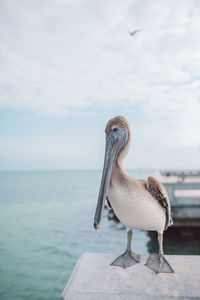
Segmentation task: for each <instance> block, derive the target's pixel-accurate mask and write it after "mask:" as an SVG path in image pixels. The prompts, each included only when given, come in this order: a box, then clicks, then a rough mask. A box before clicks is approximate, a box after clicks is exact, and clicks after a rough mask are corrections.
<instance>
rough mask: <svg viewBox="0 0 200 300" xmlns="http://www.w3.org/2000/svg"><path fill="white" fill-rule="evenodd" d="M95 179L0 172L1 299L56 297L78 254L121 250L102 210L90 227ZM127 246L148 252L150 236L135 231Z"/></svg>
mask: <svg viewBox="0 0 200 300" xmlns="http://www.w3.org/2000/svg"><path fill="white" fill-rule="evenodd" d="M154 172H155V170H133V171H129V173H130V175H132V176H134V177H135V178H146V177H147V176H148V175H152V174H154ZM100 179H101V171H34V172H30V171H26V172H23V171H20V172H17V171H12V172H11V171H9V172H0V299H1V300H18V299H19V300H25V299H26V300H27V299H29V300H33V299H37V300H39V299H41V300H45V299H48V300H55V299H59V298H60V295H61V293H62V290H63V288H64V286H65V284H66V282H67V280H68V278H69V276H70V273H71V271H72V269H73V266H74V264H75V263H76V261H77V259H78V257H79V256H80V255H81V254H83V253H84V252H93V251H97V252H114V253H121V252H122V251H123V250H124V247H125V245H126V232H125V230H124V229H123V227H122V225H121V224H116V223H114V222H113V221H109V220H108V218H107V217H106V211H105V215H104V218H103V220H102V224H101V229H100V230H99V231H98V232H97V231H95V230H94V229H93V217H94V212H95V208H96V202H97V196H98V189H99V184H100ZM198 246H199V244H198ZM133 249H134V251H135V252H137V253H148V252H149V249H151V247H150V236H149V235H148V234H147V233H146V232H143V231H135V232H134V235H133ZM175 249H176V248H175ZM181 249H183V248H182V246H181ZM182 251H183V250H182ZM168 252H170V250H169V249H168Z"/></svg>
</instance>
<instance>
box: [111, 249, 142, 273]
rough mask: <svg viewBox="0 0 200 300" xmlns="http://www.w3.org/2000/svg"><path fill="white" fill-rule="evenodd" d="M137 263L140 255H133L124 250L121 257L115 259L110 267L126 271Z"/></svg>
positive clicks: (129, 251)
mask: <svg viewBox="0 0 200 300" xmlns="http://www.w3.org/2000/svg"><path fill="white" fill-rule="evenodd" d="M139 262H140V255H138V254H135V253H133V252H132V251H131V250H126V251H125V252H124V253H123V254H122V255H120V256H119V257H117V258H116V259H115V260H114V261H113V262H112V263H111V265H112V266H117V267H122V268H124V269H126V268H128V267H131V266H133V265H135V264H137V263H139Z"/></svg>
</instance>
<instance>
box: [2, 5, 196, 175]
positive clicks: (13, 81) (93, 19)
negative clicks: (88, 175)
mask: <svg viewBox="0 0 200 300" xmlns="http://www.w3.org/2000/svg"><path fill="white" fill-rule="evenodd" d="M135 29H142V31H140V32H138V33H137V34H136V35H135V36H133V37H132V36H130V35H129V31H132V30H135ZM0 40H1V42H0V70H1V71H0V169H2V170H5V169H72V168H76V169H79V168H81V169H83V168H85V169H88V168H89V169H91V168H92V169H96V168H101V167H102V164H103V155H104V145H105V141H104V140H105V137H104V128H105V126H106V123H107V121H108V120H109V119H110V118H112V117H114V116H116V115H119V114H120V115H123V116H125V117H126V118H127V119H128V120H129V122H130V124H131V127H132V131H133V140H132V147H131V150H130V153H129V155H128V157H127V159H126V162H125V166H126V168H140V167H141V168H158V169H159V168H169V169H170V168H181V169H182V168H200V1H193V0H176V1H174V0H171V1H169V0H157V1H155V0H151V1H149V0H137V1H130V0H129V1H127V0H121V1H118V0H110V1H106V0H101V1H94V0H41V1H35V0H18V1H16V0H1V1H0Z"/></svg>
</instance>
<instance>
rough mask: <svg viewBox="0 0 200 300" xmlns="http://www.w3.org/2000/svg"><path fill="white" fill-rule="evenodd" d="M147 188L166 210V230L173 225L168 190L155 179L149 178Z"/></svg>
mask: <svg viewBox="0 0 200 300" xmlns="http://www.w3.org/2000/svg"><path fill="white" fill-rule="evenodd" d="M146 187H147V189H148V191H149V192H150V194H151V195H152V196H153V197H154V198H155V199H156V200H157V201H158V202H159V204H160V205H161V206H162V207H163V208H164V209H165V213H166V223H165V229H167V228H168V227H169V226H170V225H172V224H173V221H172V215H171V206H170V201H169V196H168V193H167V190H166V188H165V187H164V185H163V184H162V183H160V182H159V181H158V180H157V179H156V178H154V177H148V179H147V182H146Z"/></svg>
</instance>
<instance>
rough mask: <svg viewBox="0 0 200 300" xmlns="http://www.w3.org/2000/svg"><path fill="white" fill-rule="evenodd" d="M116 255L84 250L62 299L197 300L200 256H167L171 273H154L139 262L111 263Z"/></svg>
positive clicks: (145, 258) (199, 292) (144, 259)
mask: <svg viewBox="0 0 200 300" xmlns="http://www.w3.org/2000/svg"><path fill="white" fill-rule="evenodd" d="M116 257H117V255H116V254H103V253H85V254H83V255H82V256H81V257H80V259H79V260H78V262H77V264H76V266H75V268H74V270H73V272H72V274H71V277H70V279H69V281H68V283H67V285H66V287H65V289H64V291H63V294H62V296H61V299H62V300H79V299H80V300H82V299H84V300H86V299H87V300H97V299H98V300H99V299H101V300H108V299H109V300H111V299H112V300H113V299H115V300H121V299H123V300H129V299H133V300H135V299H136V300H137V299H144V300H145V299H200V256H196V255H191V256H183V255H166V256H165V257H166V258H167V260H168V261H169V263H170V264H171V266H172V267H173V269H174V273H173V274H157V275H156V274H155V273H154V272H153V271H152V270H151V269H149V268H147V267H146V266H144V264H145V263H146V260H147V257H148V256H147V255H142V256H141V261H140V263H138V264H136V265H134V266H132V267H130V268H127V269H122V268H120V267H115V266H111V265H110V263H111V262H112V261H113V260H114V259H115V258H116Z"/></svg>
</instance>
